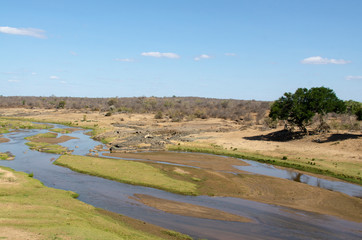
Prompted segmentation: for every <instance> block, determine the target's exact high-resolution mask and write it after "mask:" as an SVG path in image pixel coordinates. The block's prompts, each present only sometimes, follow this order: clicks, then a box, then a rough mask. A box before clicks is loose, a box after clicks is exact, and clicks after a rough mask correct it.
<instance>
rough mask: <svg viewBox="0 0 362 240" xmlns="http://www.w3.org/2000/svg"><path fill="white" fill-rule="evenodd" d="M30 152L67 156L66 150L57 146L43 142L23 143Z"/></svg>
mask: <svg viewBox="0 0 362 240" xmlns="http://www.w3.org/2000/svg"><path fill="white" fill-rule="evenodd" d="M25 144H26V145H28V146H29V147H30V149H32V150H37V151H39V152H46V153H54V154H67V153H68V149H67V148H66V147H63V146H60V145H58V144H49V143H44V142H27V143H25Z"/></svg>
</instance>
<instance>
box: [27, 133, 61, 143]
mask: <svg viewBox="0 0 362 240" xmlns="http://www.w3.org/2000/svg"><path fill="white" fill-rule="evenodd" d="M57 136H58V134H56V133H51V132H47V133H39V134H36V135H34V136H30V137H26V138H25V139H26V140H30V141H31V140H33V139H38V138H56V137H57Z"/></svg>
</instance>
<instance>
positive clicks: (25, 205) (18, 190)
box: [0, 167, 168, 240]
mask: <svg viewBox="0 0 362 240" xmlns="http://www.w3.org/2000/svg"><path fill="white" fill-rule="evenodd" d="M0 173H1V174H0V196H1V198H0V206H4V207H0V216H2V218H1V224H0V239H2V238H4V239H15V238H16V237H15V238H14V236H18V238H16V239H90V240H93V239H94V240H96V239H105V240H107V239H109V240H113V239H130V240H144V239H151V240H153V239H155V240H156V239H168V237H167V236H163V235H162V233H159V234H158V235H159V236H155V235H154V234H150V233H147V232H144V231H143V230H142V228H137V229H136V228H134V227H132V226H130V224H129V223H127V217H124V216H120V215H118V214H113V215H114V216H120V217H119V218H116V217H112V216H111V215H110V214H104V213H103V212H104V211H100V210H99V209H96V208H95V207H93V206H91V205H88V204H86V203H83V202H81V201H79V200H76V199H74V198H73V197H72V196H74V192H70V191H64V190H58V189H53V188H48V187H45V186H44V185H43V184H42V183H41V182H40V181H38V180H36V179H33V178H29V177H28V175H27V174H25V173H21V172H15V171H13V170H11V169H9V168H4V167H1V168H0ZM9 178H11V179H12V180H11V181H9ZM123 219H125V220H123ZM132 221H137V220H132ZM139 225H141V224H139ZM142 225H143V226H146V225H144V224H142ZM147 225H148V224H147ZM144 228H145V227H144ZM165 230H166V229H161V230H160V229H158V230H157V231H159V232H161V231H165ZM149 232H151V231H149ZM155 234H157V233H155ZM160 234H161V236H160ZM164 235H165V234H164Z"/></svg>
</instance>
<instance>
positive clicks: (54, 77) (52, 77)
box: [49, 76, 59, 79]
mask: <svg viewBox="0 0 362 240" xmlns="http://www.w3.org/2000/svg"><path fill="white" fill-rule="evenodd" d="M49 78H50V79H59V77H58V76H50V77H49Z"/></svg>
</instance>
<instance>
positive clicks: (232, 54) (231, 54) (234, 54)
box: [224, 53, 236, 57]
mask: <svg viewBox="0 0 362 240" xmlns="http://www.w3.org/2000/svg"><path fill="white" fill-rule="evenodd" d="M224 55H225V56H231V57H233V56H236V53H225V54H224Z"/></svg>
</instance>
